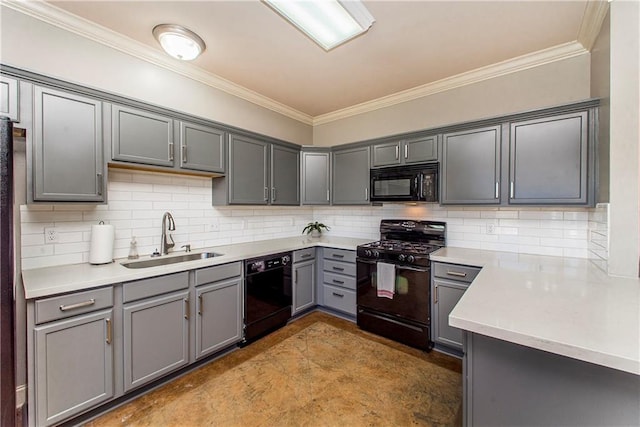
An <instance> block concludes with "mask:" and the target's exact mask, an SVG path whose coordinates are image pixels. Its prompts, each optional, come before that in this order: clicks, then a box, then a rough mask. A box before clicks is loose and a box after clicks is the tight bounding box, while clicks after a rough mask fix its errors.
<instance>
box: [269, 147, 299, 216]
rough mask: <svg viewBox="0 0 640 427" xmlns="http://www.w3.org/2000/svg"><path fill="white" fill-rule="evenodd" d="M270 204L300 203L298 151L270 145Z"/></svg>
mask: <svg viewBox="0 0 640 427" xmlns="http://www.w3.org/2000/svg"><path fill="white" fill-rule="evenodd" d="M270 201H271V204H272V205H299V204H300V151H299V150H294V149H292V148H287V147H280V146H279V145H273V144H272V145H271V198H270Z"/></svg>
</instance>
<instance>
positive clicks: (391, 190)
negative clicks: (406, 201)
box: [373, 178, 411, 196]
mask: <svg viewBox="0 0 640 427" xmlns="http://www.w3.org/2000/svg"><path fill="white" fill-rule="evenodd" d="M373 194H375V195H376V196H409V195H411V179H410V178H399V179H385V180H376V181H374V183H373Z"/></svg>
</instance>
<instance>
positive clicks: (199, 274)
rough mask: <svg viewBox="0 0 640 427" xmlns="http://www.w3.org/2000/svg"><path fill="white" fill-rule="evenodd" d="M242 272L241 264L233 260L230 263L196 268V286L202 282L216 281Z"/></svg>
mask: <svg viewBox="0 0 640 427" xmlns="http://www.w3.org/2000/svg"><path fill="white" fill-rule="evenodd" d="M241 274H242V264H241V263H239V262H234V263H231V264H224V265H216V266H215V267H207V268H201V269H199V270H196V286H199V285H202V284H204V283H212V282H218V281H220V280H224V279H228V278H230V277H237V276H240V275H241Z"/></svg>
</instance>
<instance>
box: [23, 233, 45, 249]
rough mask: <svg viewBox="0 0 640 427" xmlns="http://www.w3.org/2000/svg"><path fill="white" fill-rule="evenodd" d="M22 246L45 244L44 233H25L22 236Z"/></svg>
mask: <svg viewBox="0 0 640 427" xmlns="http://www.w3.org/2000/svg"><path fill="white" fill-rule="evenodd" d="M20 241H21V243H22V246H23V247H24V246H37V245H44V233H41V234H23V235H22V236H20Z"/></svg>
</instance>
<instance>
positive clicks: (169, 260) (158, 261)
mask: <svg viewBox="0 0 640 427" xmlns="http://www.w3.org/2000/svg"><path fill="white" fill-rule="evenodd" d="M221 255H222V254H219V253H217V252H201V253H198V254H185V255H180V256H172V257H159V258H153V259H146V260H144V261H129V262H123V263H122V266H123V267H127V268H148V267H158V266H161V265H167V264H176V263H178V262H186V261H194V260H197V259H206V258H213V257H217V256H221Z"/></svg>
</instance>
